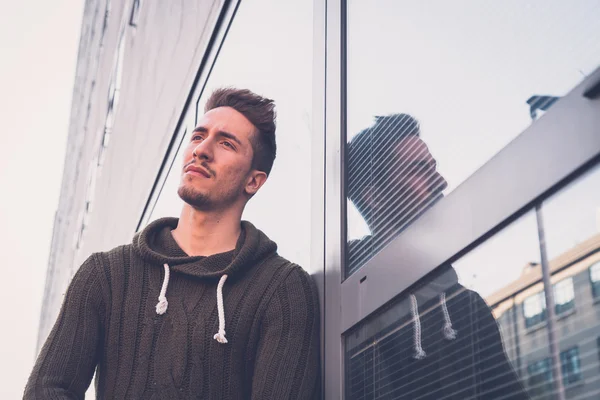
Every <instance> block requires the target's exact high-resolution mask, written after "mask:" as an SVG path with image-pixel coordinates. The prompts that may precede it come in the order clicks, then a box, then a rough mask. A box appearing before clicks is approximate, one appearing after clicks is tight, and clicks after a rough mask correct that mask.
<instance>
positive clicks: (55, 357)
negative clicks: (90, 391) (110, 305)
mask: <svg viewBox="0 0 600 400" xmlns="http://www.w3.org/2000/svg"><path fill="white" fill-rule="evenodd" d="M104 313H105V308H104V301H103V298H102V291H101V284H100V280H99V277H98V270H97V262H96V258H95V255H92V256H90V258H88V259H87V260H86V261H85V262H84V263H83V265H82V266H81V268H80V269H79V270H78V271H77V273H76V274H75V276H74V277H73V279H72V281H71V283H70V285H69V288H68V290H67V294H66V296H65V299H64V302H63V304H62V308H61V310H60V313H59V316H58V319H57V320H56V323H55V324H54V327H53V328H52V331H51V332H50V335H49V336H48V339H47V340H46V343H45V344H44V346H43V347H42V350H41V352H40V354H39V356H38V358H37V360H36V363H35V365H34V368H33V371H32V373H31V375H30V377H29V380H28V382H27V386H26V387H25V395H24V397H23V398H24V399H27V400H30V399H31V400H33V399H38V400H39V399H44V400H62V399H83V398H84V396H85V391H86V390H87V388H88V386H89V385H90V382H91V380H92V377H93V375H94V369H95V367H96V364H97V362H98V354H99V351H100V338H101V331H102V322H103V315H104Z"/></svg>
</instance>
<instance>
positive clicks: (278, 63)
mask: <svg viewBox="0 0 600 400" xmlns="http://www.w3.org/2000/svg"><path fill="white" fill-rule="evenodd" d="M312 22H313V14H312V2H295V3H294V4H288V3H286V2H281V1H277V0H244V1H242V2H241V3H240V6H239V9H238V11H237V13H236V16H235V19H234V21H233V24H232V26H231V28H230V30H229V33H228V34H227V38H226V39H225V43H224V44H223V48H222V49H221V51H220V53H219V56H218V58H217V61H216V64H215V66H214V68H213V70H212V72H211V75H210V77H209V79H208V82H207V84H206V87H205V89H204V92H203V93H204V94H203V95H202V98H201V99H200V100H199V102H198V114H199V115H202V114H203V109H204V103H205V101H206V99H207V96H208V95H209V94H210V93H211V92H212V91H213V90H214V89H216V88H220V87H225V86H232V87H238V88H247V89H250V90H252V91H253V92H256V93H258V94H260V95H263V96H266V97H269V98H272V99H274V100H275V104H276V107H277V132H276V135H277V158H276V160H275V164H274V166H273V170H272V171H271V174H270V176H269V179H268V181H267V183H266V184H265V185H264V186H263V187H262V188H261V189H260V191H259V192H258V194H257V195H256V196H254V198H252V199H251V200H250V202H249V203H248V206H247V207H246V210H245V212H244V216H243V218H244V219H246V220H249V221H251V222H252V223H254V224H255V225H256V226H257V227H258V228H259V229H261V230H263V231H264V232H265V233H266V234H267V235H268V236H269V237H270V238H271V239H273V240H274V241H275V242H277V244H278V246H279V250H278V251H279V253H280V254H281V255H282V256H284V257H286V258H288V259H290V260H292V261H294V262H296V263H298V264H300V265H302V266H304V267H308V264H309V261H310V221H311V212H310V203H311V185H310V177H311V173H310V169H311V162H310V160H311V156H310V149H311V136H310V133H311V130H310V129H311V118H312V67H313V65H312V35H313V27H312ZM274 32H285V35H278V34H274ZM290 77H293V79H290ZM187 140H189V133H188V137H186V138H185V139H184V141H187ZM180 166H181V158H180V157H178V160H176V162H175V164H174V167H173V168H172V171H171V173H170V175H169V177H168V178H167V183H166V184H165V189H163V192H164V195H161V198H159V200H158V203H157V206H156V210H157V213H156V214H153V215H152V218H153V219H154V218H155V216H156V217H157V216H163V215H165V214H167V215H172V216H178V215H179V212H180V208H181V201H180V200H179V198H178V197H177V196H176V191H177V187H178V184H179V177H180V174H181V168H180ZM163 196H164V197H163ZM292 210H293V212H291V211H292ZM282 221H285V223H282Z"/></svg>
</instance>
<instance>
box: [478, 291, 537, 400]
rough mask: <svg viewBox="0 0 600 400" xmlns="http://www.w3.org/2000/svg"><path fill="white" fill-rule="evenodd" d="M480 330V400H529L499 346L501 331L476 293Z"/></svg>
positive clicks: (501, 345) (502, 346)
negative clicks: (482, 399) (481, 394)
mask: <svg viewBox="0 0 600 400" xmlns="http://www.w3.org/2000/svg"><path fill="white" fill-rule="evenodd" d="M473 295H474V296H475V299H474V301H475V302H476V309H477V317H478V324H479V329H478V332H477V341H478V344H479V349H480V352H481V353H480V365H479V368H478V369H479V371H480V373H481V381H482V391H483V397H484V398H486V399H506V400H528V399H529V398H530V397H529V395H528V394H527V391H526V390H525V388H524V387H523V385H522V384H521V381H520V379H519V377H518V376H517V374H516V373H515V371H514V369H513V367H512V365H511V363H510V361H509V360H508V357H507V356H506V352H505V351H504V345H503V343H502V337H501V335H500V329H499V327H498V323H497V322H496V319H495V318H494V316H493V314H492V311H491V310H490V308H489V307H488V306H487V304H486V303H485V301H484V300H483V299H482V298H481V296H479V295H478V294H476V293H473Z"/></svg>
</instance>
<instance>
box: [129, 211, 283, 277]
mask: <svg viewBox="0 0 600 400" xmlns="http://www.w3.org/2000/svg"><path fill="white" fill-rule="evenodd" d="M178 223H179V219H178V218H161V219H158V220H156V221H154V222H152V223H150V224H149V225H148V226H146V228H144V229H143V230H142V231H141V232H139V233H137V234H136V235H135V237H134V239H133V248H134V250H135V251H136V252H137V254H138V255H139V256H140V257H141V258H142V259H143V260H144V261H147V262H149V263H152V264H156V265H157V266H163V265H164V264H168V265H169V267H170V268H171V271H173V272H177V273H182V274H186V275H190V276H193V277H196V278H206V279H217V278H220V277H222V276H223V275H227V276H228V277H229V278H230V279H235V278H236V277H238V276H239V275H241V274H242V273H243V272H244V271H246V270H247V269H248V268H251V267H252V266H254V265H255V264H256V263H257V262H259V261H262V260H264V259H266V258H268V257H270V256H272V255H274V254H276V252H277V245H276V244H275V242H273V241H272V240H270V239H269V238H268V237H267V235H265V234H264V233H263V232H262V231H260V230H259V229H257V228H256V227H255V226H254V225H252V224H251V223H250V222H247V221H242V233H241V234H240V237H239V238H238V241H237V244H236V247H235V250H233V251H229V252H225V253H219V254H215V255H211V256H193V257H190V256H188V255H187V254H186V253H185V252H184V251H183V250H182V249H181V248H180V247H179V245H178V244H177V242H176V241H175V239H174V238H173V235H172V234H171V231H172V230H173V229H175V228H176V227H177V224H178Z"/></svg>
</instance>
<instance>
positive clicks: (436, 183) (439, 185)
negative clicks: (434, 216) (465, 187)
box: [429, 171, 448, 193]
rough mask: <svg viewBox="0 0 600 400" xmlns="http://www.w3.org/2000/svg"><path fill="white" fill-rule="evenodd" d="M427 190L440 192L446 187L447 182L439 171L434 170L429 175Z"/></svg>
mask: <svg viewBox="0 0 600 400" xmlns="http://www.w3.org/2000/svg"><path fill="white" fill-rule="evenodd" d="M430 182H431V183H430V188H429V190H430V191H431V192H433V193H441V192H443V191H444V190H446V188H447V187H448V182H447V181H446V179H444V177H443V176H442V175H440V173H439V172H437V171H435V172H434V173H433V176H432V177H431V181H430Z"/></svg>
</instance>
